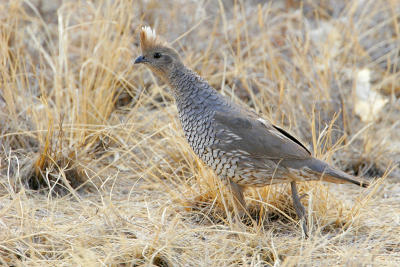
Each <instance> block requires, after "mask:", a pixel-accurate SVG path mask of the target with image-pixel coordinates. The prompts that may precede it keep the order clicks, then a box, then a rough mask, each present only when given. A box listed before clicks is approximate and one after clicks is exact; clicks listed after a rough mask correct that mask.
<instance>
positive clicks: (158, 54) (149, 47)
mask: <svg viewBox="0 0 400 267" xmlns="http://www.w3.org/2000/svg"><path fill="white" fill-rule="evenodd" d="M140 47H141V49H142V55H141V56H139V57H137V58H136V60H135V63H134V64H141V63H143V64H145V65H146V66H147V67H149V68H150V69H151V70H152V71H153V72H154V73H155V74H157V75H158V76H159V77H160V78H162V79H164V80H165V79H167V78H168V77H169V74H170V73H171V71H172V70H174V68H176V67H178V66H180V65H181V64H182V63H181V60H180V58H179V55H178V53H177V52H176V51H175V50H174V49H173V48H171V47H169V46H168V44H167V43H166V42H164V41H162V40H161V39H160V38H159V37H157V35H156V33H155V31H154V30H152V29H151V28H150V27H148V26H144V27H142V29H141V31H140Z"/></svg>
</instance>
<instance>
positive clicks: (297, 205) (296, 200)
mask: <svg viewBox="0 0 400 267" xmlns="http://www.w3.org/2000/svg"><path fill="white" fill-rule="evenodd" d="M290 185H291V188H292V198H293V206H294V209H295V210H296V214H297V216H299V218H300V221H301V224H302V229H303V233H304V235H305V236H306V237H308V227H307V220H306V210H305V208H304V206H303V204H301V202H300V200H301V199H302V198H303V197H304V196H306V194H304V195H302V196H301V197H299V194H298V192H297V187H296V182H291V183H290Z"/></svg>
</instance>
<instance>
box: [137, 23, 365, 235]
mask: <svg viewBox="0 0 400 267" xmlns="http://www.w3.org/2000/svg"><path fill="white" fill-rule="evenodd" d="M139 35H140V48H141V55H140V56H138V57H137V58H136V59H135V60H134V62H133V63H134V64H143V65H145V66H146V67H148V68H149V69H150V70H151V71H152V72H153V73H154V74H156V76H158V77H159V78H160V79H161V80H163V81H164V82H165V83H166V84H167V85H168V86H169V87H170V88H171V89H172V93H173V96H174V98H175V102H176V106H177V109H178V114H179V119H180V123H181V126H182V129H183V132H184V135H185V137H186V139H187V141H188V143H189V145H190V147H191V148H192V149H193V151H194V152H195V154H196V155H197V156H198V157H199V158H200V159H201V160H202V161H203V162H204V163H205V164H206V165H208V166H209V167H210V168H211V169H212V170H214V172H215V173H216V175H217V176H218V177H219V178H220V179H221V180H222V182H223V184H225V185H226V186H227V187H228V188H229V189H230V192H231V193H232V195H233V199H234V204H235V205H234V206H235V207H237V209H236V212H237V213H238V214H241V215H240V216H242V215H243V214H244V213H247V212H248V211H247V206H246V202H245V199H244V194H243V192H244V190H245V189H246V188H248V187H263V186H267V185H271V184H278V183H290V184H291V192H292V200H293V206H294V208H295V211H296V214H297V216H298V217H299V219H300V222H302V230H303V233H304V234H305V235H306V236H308V232H307V231H308V229H307V225H306V220H305V208H304V206H303V205H302V203H301V201H300V200H301V197H300V196H299V194H298V191H297V183H298V182H304V181H313V180H322V181H326V182H332V183H339V184H342V183H350V184H355V185H358V186H361V187H368V185H369V184H368V182H366V181H364V180H363V179H359V178H356V177H354V176H352V175H350V174H347V173H345V172H343V171H341V170H339V169H337V168H335V167H333V166H331V165H329V164H328V163H326V162H324V161H322V160H319V159H317V158H315V157H313V156H312V154H311V152H310V151H309V150H308V149H307V148H306V147H305V146H304V145H303V144H302V143H301V142H300V141H299V140H298V139H296V138H295V137H294V136H293V135H291V134H290V133H288V132H287V131H286V130H284V129H283V128H281V127H279V126H276V125H274V124H272V123H271V122H270V121H269V120H266V119H264V118H262V117H260V116H259V115H258V114H256V113H255V111H253V110H251V109H250V108H247V107H245V106H242V105H240V104H238V103H235V102H233V101H231V100H230V99H228V98H227V97H225V96H224V95H222V94H220V93H219V92H218V91H217V90H216V89H214V88H213V87H212V86H210V85H209V84H208V82H207V81H206V80H205V79H203V78H202V77H200V76H199V75H198V74H197V73H195V72H194V71H193V70H191V69H190V68H188V67H186V66H185V65H184V63H183V62H182V60H181V57H180V56H179V54H178V52H177V51H176V50H175V49H174V48H172V46H171V45H169V44H168V43H167V42H166V41H164V39H162V38H161V37H160V36H158V35H157V34H156V32H155V30H154V29H152V28H151V27H149V26H143V27H141V29H140V34H139ZM247 214H249V213H247ZM240 216H239V217H240Z"/></svg>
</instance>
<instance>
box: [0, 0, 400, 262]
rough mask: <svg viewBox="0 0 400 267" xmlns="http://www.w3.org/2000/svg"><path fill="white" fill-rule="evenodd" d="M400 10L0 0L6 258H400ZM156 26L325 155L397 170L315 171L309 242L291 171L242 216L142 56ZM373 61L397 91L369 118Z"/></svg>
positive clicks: (0, 180)
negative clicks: (361, 98) (339, 177)
mask: <svg viewBox="0 0 400 267" xmlns="http://www.w3.org/2000/svg"><path fill="white" fill-rule="evenodd" d="M399 14H400V5H399V3H398V1H390V0H388V1H383V0H380V1H372V0H371V1H368V0H364V1H350V2H348V1H321V2H320V3H317V2H314V1H305V2H301V3H300V2H297V1H289V0H287V1H271V2H268V3H267V4H257V1H239V0H238V1H229V0H221V1H199V3H196V2H195V1H187V2H186V1H179V2H178V3H177V2H176V1H152V0H149V1H133V2H130V1H108V0H103V1H93V2H89V1H88V2H87V1H65V3H61V2H59V3H58V2H57V1H34V0H26V1H22V0H16V1H9V2H6V3H4V2H2V3H0V20H1V23H0V50H1V52H0V55H1V58H0V77H1V78H0V88H1V91H0V264H1V265H4V266H39V265H40V266H100V265H107V266H143V265H144V266H150V265H151V264H153V265H156V266H238V265H240V266H270V265H271V266H272V265H274V266H280V265H285V266H299V265H304V266H310V265H315V266H364V265H368V266H371V265H376V266H398V265H399V264H400V246H399V244H400V186H399V185H398V182H399V181H400V169H399V167H398V164H399V162H400V123H399V117H400V100H399V98H398V97H399V96H400V86H399V82H400V71H399V63H400V60H399V52H400V42H399V40H400V30H399V29H400V28H399V23H400V17H399ZM141 24H149V25H152V26H154V27H155V28H156V29H157V31H158V32H159V33H160V34H161V35H163V36H164V37H165V38H166V39H167V40H168V41H170V42H174V43H173V45H174V46H175V47H176V48H177V49H178V50H179V51H180V53H181V55H182V57H183V58H184V61H185V63H186V64H187V65H188V66H190V67H191V68H193V69H195V70H196V71H198V72H199V73H200V74H201V75H202V76H204V77H205V78H206V79H207V80H208V81H209V82H210V83H211V84H212V85H213V86H214V87H215V88H218V90H220V91H221V92H222V93H224V94H226V95H228V96H230V97H232V98H233V99H234V101H237V102H242V103H243V104H245V105H248V106H251V107H252V108H254V109H255V110H256V111H257V112H260V113H262V114H264V116H266V117H268V118H270V119H271V120H272V121H274V122H275V123H277V124H279V125H283V126H284V127H285V128H287V129H289V130H290V131H291V132H292V133H294V134H295V135H296V136H298V137H299V138H300V139H301V140H303V141H304V143H306V144H310V148H311V149H312V150H313V151H314V153H315V154H316V155H317V156H318V157H319V158H322V159H325V160H327V161H329V162H331V163H333V164H335V165H336V166H338V167H340V168H342V169H344V170H347V171H348V172H351V173H354V174H357V175H363V176H366V177H371V176H376V177H384V179H379V180H377V181H376V182H374V184H373V185H372V186H371V187H370V188H368V189H360V188H356V187H354V186H351V185H332V184H323V183H320V182H312V183H307V184H304V185H302V186H301V188H300V190H301V191H302V192H303V193H307V194H308V196H307V197H306V198H305V199H304V204H305V205H306V206H307V207H308V214H309V216H308V220H309V225H310V228H311V231H312V233H311V237H310V238H309V239H304V237H302V235H301V232H300V227H299V225H298V224H297V218H296V215H295V213H294V209H293V206H292V203H291V200H290V191H289V186H288V185H276V186H271V187H266V188H262V189H257V190H256V189H250V190H249V191H248V192H247V194H246V199H247V202H248V203H249V205H250V208H251V211H252V217H253V220H250V219H249V220H248V221H247V222H243V224H239V223H237V222H234V221H233V220H232V217H231V215H230V214H231V213H230V212H229V210H230V209H231V205H230V201H229V194H227V193H226V192H225V189H224V188H223V187H222V186H221V185H220V183H219V182H218V179H215V177H214V174H213V173H212V172H211V171H210V170H208V169H207V168H206V167H205V166H203V165H202V164H201V162H199V161H198V159H197V158H196V157H195V155H194V154H193V152H192V151H191V150H190V148H189V146H188V145H187V143H186V141H185V140H184V138H183V135H182V131H181V129H180V126H179V122H178V119H177V111H176V108H175V106H174V103H173V99H172V96H171V94H170V90H169V89H168V88H167V87H166V86H165V85H163V84H162V83H161V82H160V81H158V80H157V79H156V78H155V77H154V76H152V74H151V73H150V72H149V71H148V70H146V69H145V68H142V67H136V66H132V64H131V61H132V59H133V58H134V57H135V56H137V55H139V53H140V51H139V49H138V38H137V29H138V27H139V25H141ZM361 69H369V70H370V72H371V74H372V75H371V83H370V84H371V86H372V88H373V89H374V90H375V89H376V90H377V91H379V92H381V93H382V96H383V97H384V98H385V99H386V101H387V103H386V105H385V106H384V108H383V110H382V111H381V112H380V113H378V114H376V116H374V117H373V118H372V119H371V120H370V121H367V122H366V121H362V120H360V117H359V116H358V115H359V114H357V112H356V111H355V103H356V102H357V94H356V88H357V73H358V72H359V71H360V70H361ZM371 179H372V177H371Z"/></svg>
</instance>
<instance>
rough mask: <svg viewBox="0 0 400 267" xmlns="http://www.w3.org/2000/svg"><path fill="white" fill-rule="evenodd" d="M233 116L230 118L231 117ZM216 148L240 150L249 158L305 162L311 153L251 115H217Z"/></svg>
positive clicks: (282, 132) (284, 133) (285, 133)
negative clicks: (302, 160) (299, 160)
mask: <svg viewBox="0 0 400 267" xmlns="http://www.w3.org/2000/svg"><path fill="white" fill-rule="evenodd" d="M232 113H233V114H232ZM214 123H215V126H216V128H215V129H217V130H216V139H217V140H218V142H217V144H216V148H219V149H221V150H225V151H235V150H240V152H243V151H244V152H245V153H247V154H248V155H249V156H250V157H252V158H260V159H261V158H264V159H271V160H285V159H288V160H290V159H294V160H296V159H308V158H310V157H311V153H310V152H309V151H308V150H307V148H306V147H305V146H304V145H302V144H301V142H300V141H298V140H297V139H296V138H294V137H293V136H291V135H290V134H289V133H287V132H286V131H284V130H283V129H281V128H279V127H276V126H274V125H273V124H271V123H270V122H268V121H266V120H264V119H262V118H258V117H257V116H255V115H253V114H252V113H242V112H229V113H227V112H223V111H216V112H215V115H214Z"/></svg>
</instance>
